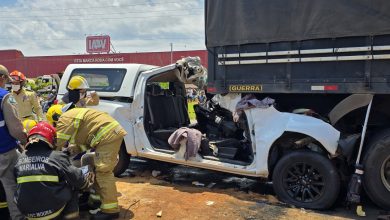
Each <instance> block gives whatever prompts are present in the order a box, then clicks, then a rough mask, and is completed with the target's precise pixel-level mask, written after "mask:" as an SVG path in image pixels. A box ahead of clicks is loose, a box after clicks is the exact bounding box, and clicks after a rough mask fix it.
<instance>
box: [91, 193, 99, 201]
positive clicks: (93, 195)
mask: <svg viewBox="0 0 390 220" xmlns="http://www.w3.org/2000/svg"><path fill="white" fill-rule="evenodd" d="M89 197H90V198H91V199H93V200H100V196H99V195H97V194H90V195H89Z"/></svg>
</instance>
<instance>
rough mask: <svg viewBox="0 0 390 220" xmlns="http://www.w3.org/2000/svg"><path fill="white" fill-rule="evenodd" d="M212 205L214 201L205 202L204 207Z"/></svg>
mask: <svg viewBox="0 0 390 220" xmlns="http://www.w3.org/2000/svg"><path fill="white" fill-rule="evenodd" d="M214 203H215V202H214V201H207V202H206V205H207V206H212V205H214Z"/></svg>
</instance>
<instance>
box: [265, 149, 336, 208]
mask: <svg viewBox="0 0 390 220" xmlns="http://www.w3.org/2000/svg"><path fill="white" fill-rule="evenodd" d="M272 180H273V187H274V191H275V193H276V195H277V196H278V198H279V199H280V200H282V201H283V202H286V203H289V204H292V205H295V206H298V207H302V208H308V209H327V208H330V207H331V206H332V205H333V204H334V203H335V201H336V199H337V197H338V194H339V191H340V177H339V175H338V173H337V170H336V168H335V167H334V165H333V164H332V162H331V161H330V160H329V158H327V157H325V156H323V155H321V154H318V153H315V152H312V151H294V152H291V153H288V154H286V155H284V156H283V157H282V158H281V159H280V160H279V161H278V163H277V164H276V166H275V169H274V172H273V175H272Z"/></svg>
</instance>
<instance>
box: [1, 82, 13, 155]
mask: <svg viewBox="0 0 390 220" xmlns="http://www.w3.org/2000/svg"><path fill="white" fill-rule="evenodd" d="M7 94H8V92H7V91H6V90H4V89H2V88H0V137H1V138H0V153H5V152H8V151H10V150H12V149H14V148H16V146H17V142H16V139H15V138H13V137H12V136H11V135H10V134H9V131H8V128H7V125H6V124H5V120H4V115H3V109H1V103H3V99H4V97H5V96H6V95H7Z"/></svg>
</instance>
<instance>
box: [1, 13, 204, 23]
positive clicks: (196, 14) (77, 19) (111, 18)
mask: <svg viewBox="0 0 390 220" xmlns="http://www.w3.org/2000/svg"><path fill="white" fill-rule="evenodd" d="M199 15H203V13H194V14H178V15H171V14H170V15H155V16H142V17H119V18H117V17H105V18H102V17H99V18H61V17H57V18H52V19H50V20H49V21H53V20H54V21H79V20H118V19H139V18H141V19H144V18H154V17H178V16H180V17H186V16H199ZM14 21H32V20H31V19H9V20H0V22H14ZM34 21H39V20H34ZM41 21H46V20H41Z"/></svg>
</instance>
